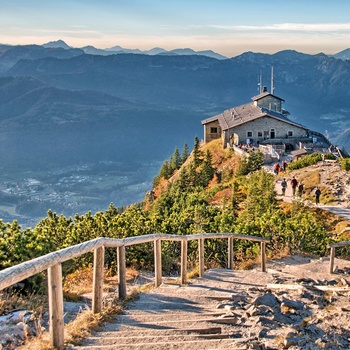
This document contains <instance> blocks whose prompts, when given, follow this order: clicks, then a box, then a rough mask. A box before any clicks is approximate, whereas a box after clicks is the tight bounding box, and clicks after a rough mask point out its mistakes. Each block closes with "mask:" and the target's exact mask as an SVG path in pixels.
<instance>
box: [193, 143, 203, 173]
mask: <svg viewBox="0 0 350 350" xmlns="http://www.w3.org/2000/svg"><path fill="white" fill-rule="evenodd" d="M200 156H201V151H200V149H199V138H198V136H196V137H195V138H194V146H193V166H194V167H195V168H197V167H198V166H199V164H200Z"/></svg>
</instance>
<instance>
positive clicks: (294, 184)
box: [290, 176, 298, 197]
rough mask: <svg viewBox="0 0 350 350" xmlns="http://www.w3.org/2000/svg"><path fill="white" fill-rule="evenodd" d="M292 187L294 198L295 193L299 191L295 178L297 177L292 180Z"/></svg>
mask: <svg viewBox="0 0 350 350" xmlns="http://www.w3.org/2000/svg"><path fill="white" fill-rule="evenodd" d="M290 185H291V186H292V192H293V197H294V196H295V191H296V189H297V186H298V181H297V179H296V178H295V176H293V178H292V180H290Z"/></svg>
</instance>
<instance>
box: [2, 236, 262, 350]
mask: <svg viewBox="0 0 350 350" xmlns="http://www.w3.org/2000/svg"><path fill="white" fill-rule="evenodd" d="M205 239H228V268H229V269H232V268H233V240H234V239H243V240H249V241H255V242H259V243H260V250H261V269H262V271H263V272H265V271H266V255H265V246H266V243H268V242H269V240H268V239H267V238H263V237H256V236H248V235H241V234H237V233H201V234H192V235H184V236H181V235H171V234H160V233H159V234H150V235H145V236H137V237H128V238H124V239H116V238H103V237H101V238H96V239H93V240H90V241H87V242H84V243H81V244H77V245H74V246H71V247H68V248H65V249H62V250H58V251H56V252H53V253H49V254H46V255H44V256H42V257H39V258H36V259H33V260H30V261H26V262H24V263H21V264H18V265H16V266H13V267H9V268H7V269H4V270H2V271H0V290H2V289H4V288H7V287H9V286H11V285H13V284H15V283H17V282H19V281H22V280H24V279H26V278H29V277H31V276H33V275H35V274H38V273H40V272H42V271H44V270H47V272H48V294H49V315H50V324H49V326H50V335H51V344H52V346H53V347H55V348H57V349H61V348H63V346H64V322H63V292H62V263H63V262H65V261H67V260H70V259H73V258H76V257H78V256H80V255H83V254H86V253H88V252H90V251H92V250H93V251H94V272H93V296H92V312H94V313H99V312H101V311H102V301H103V295H102V290H103V269H104V249H105V248H117V267H118V283H119V285H118V296H119V298H124V297H125V296H126V263H125V261H126V259H125V254H126V252H125V247H128V246H132V245H135V244H142V243H149V242H153V244H154V272H155V281H154V284H155V286H156V287H158V286H159V285H160V284H161V283H162V257H161V252H162V250H161V242H162V241H179V242H181V284H186V282H187V279H186V275H187V242H188V241H191V240H198V260H199V276H200V277H204V240H205Z"/></svg>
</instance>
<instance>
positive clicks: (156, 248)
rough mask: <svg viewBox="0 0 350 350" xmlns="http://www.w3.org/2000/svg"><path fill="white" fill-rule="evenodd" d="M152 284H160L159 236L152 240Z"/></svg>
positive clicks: (160, 243)
mask: <svg viewBox="0 0 350 350" xmlns="http://www.w3.org/2000/svg"><path fill="white" fill-rule="evenodd" d="M154 274H155V280H154V286H155V287H159V286H160V285H161V284H162V241H161V240H160V238H157V239H155V240H154Z"/></svg>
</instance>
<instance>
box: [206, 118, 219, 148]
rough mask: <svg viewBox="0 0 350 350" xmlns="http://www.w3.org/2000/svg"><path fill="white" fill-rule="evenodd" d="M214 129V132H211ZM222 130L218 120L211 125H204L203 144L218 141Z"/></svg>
mask: <svg viewBox="0 0 350 350" xmlns="http://www.w3.org/2000/svg"><path fill="white" fill-rule="evenodd" d="M215 128H216V132H213V129H215ZM221 133H222V130H221V127H220V123H219V121H218V120H215V121H213V122H211V123H208V124H206V125H204V143H208V142H210V141H212V140H216V139H219V138H220V137H222V135H221Z"/></svg>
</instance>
